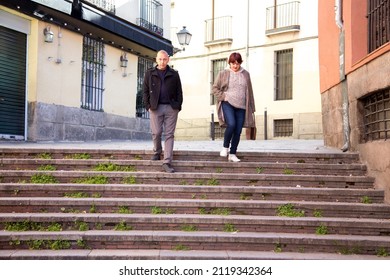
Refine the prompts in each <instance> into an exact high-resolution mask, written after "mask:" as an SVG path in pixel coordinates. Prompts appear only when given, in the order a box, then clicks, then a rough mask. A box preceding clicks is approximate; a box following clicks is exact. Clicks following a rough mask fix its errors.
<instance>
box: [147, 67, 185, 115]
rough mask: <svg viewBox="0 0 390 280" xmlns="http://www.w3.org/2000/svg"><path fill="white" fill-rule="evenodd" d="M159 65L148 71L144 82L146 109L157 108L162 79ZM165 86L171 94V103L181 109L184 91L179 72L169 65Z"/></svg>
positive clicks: (173, 106)
mask: <svg viewBox="0 0 390 280" xmlns="http://www.w3.org/2000/svg"><path fill="white" fill-rule="evenodd" d="M157 71H159V70H158V69H157V67H154V68H150V69H148V70H147V71H146V73H145V77H144V84H143V102H144V105H145V108H146V110H149V109H151V110H156V109H157V107H158V100H159V97H160V88H161V79H160V76H159V75H158V72H157ZM164 83H165V88H166V90H167V92H168V94H169V103H170V104H171V106H172V108H173V109H177V110H179V111H180V110H181V105H182V103H183V91H182V88H181V81H180V76H179V73H178V72H177V71H176V70H174V69H172V68H170V67H169V66H167V73H166V74H165V78H164Z"/></svg>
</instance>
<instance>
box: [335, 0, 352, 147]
mask: <svg viewBox="0 0 390 280" xmlns="http://www.w3.org/2000/svg"><path fill="white" fill-rule="evenodd" d="M334 8H335V21H336V25H337V26H338V28H339V29H340V34H339V75H340V82H341V96H342V105H343V112H342V113H343V135H344V145H343V147H342V148H341V150H342V151H343V152H346V151H348V150H349V148H350V146H349V140H350V138H349V136H350V126H349V102H348V85H347V80H346V77H345V31H344V24H343V15H342V8H343V1H342V0H335V7H334Z"/></svg>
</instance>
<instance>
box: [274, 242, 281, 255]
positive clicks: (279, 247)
mask: <svg viewBox="0 0 390 280" xmlns="http://www.w3.org/2000/svg"><path fill="white" fill-rule="evenodd" d="M274 252H275V253H281V252H282V245H281V244H280V243H276V244H275V247H274Z"/></svg>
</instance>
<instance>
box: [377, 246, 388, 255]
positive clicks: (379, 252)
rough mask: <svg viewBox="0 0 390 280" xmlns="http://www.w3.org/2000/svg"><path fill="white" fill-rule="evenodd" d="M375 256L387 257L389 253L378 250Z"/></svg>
mask: <svg viewBox="0 0 390 280" xmlns="http://www.w3.org/2000/svg"><path fill="white" fill-rule="evenodd" d="M376 255H377V256H378V257H388V256H389V253H388V252H387V250H386V248H383V247H381V248H379V249H378V250H377V251H376Z"/></svg>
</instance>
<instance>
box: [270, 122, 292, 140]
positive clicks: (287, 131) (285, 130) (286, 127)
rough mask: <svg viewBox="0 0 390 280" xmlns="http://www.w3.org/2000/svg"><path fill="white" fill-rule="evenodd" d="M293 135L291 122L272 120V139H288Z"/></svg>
mask: <svg viewBox="0 0 390 280" xmlns="http://www.w3.org/2000/svg"><path fill="white" fill-rule="evenodd" d="M292 135H293V120H292V119H284V120H274V137H289V136H292Z"/></svg>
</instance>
